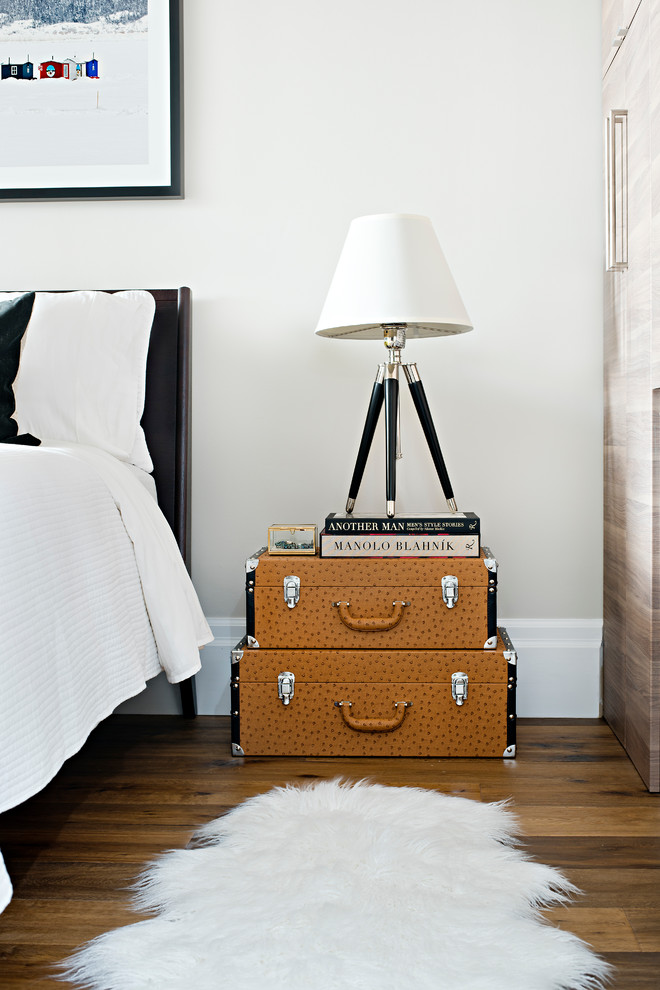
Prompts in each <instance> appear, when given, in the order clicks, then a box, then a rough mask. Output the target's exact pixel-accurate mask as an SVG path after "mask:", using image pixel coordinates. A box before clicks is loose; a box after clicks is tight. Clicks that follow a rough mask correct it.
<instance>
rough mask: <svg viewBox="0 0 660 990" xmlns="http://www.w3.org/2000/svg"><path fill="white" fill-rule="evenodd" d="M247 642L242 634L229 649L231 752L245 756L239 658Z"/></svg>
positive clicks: (241, 656)
mask: <svg viewBox="0 0 660 990" xmlns="http://www.w3.org/2000/svg"><path fill="white" fill-rule="evenodd" d="M246 642H247V636H244V637H243V639H242V640H240V642H239V643H237V644H236V646H235V647H234V649H233V650H232V651H231V754H232V756H245V753H244V752H243V750H242V748H241V684H240V674H241V660H242V659H243V648H244V646H245V644H246Z"/></svg>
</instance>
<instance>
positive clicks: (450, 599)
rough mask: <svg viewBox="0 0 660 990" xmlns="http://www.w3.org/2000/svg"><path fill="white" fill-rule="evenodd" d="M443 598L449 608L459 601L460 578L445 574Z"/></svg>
mask: <svg viewBox="0 0 660 990" xmlns="http://www.w3.org/2000/svg"><path fill="white" fill-rule="evenodd" d="M442 600H443V602H444V603H445V605H446V606H447V608H453V607H454V605H455V604H456V602H457V601H458V578H457V577H455V576H454V575H453V574H445V576H444V577H443V579H442Z"/></svg>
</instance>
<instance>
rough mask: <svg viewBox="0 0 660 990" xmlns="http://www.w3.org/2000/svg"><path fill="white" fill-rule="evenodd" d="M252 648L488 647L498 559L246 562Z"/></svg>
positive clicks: (260, 556) (258, 558)
mask: <svg viewBox="0 0 660 990" xmlns="http://www.w3.org/2000/svg"><path fill="white" fill-rule="evenodd" d="M246 599H247V604H246V625H247V635H248V644H249V645H250V646H251V647H254V646H256V645H258V646H259V647H260V648H262V649H319V650H365V649H366V650H379V649H387V650H418V649H425V650H429V649H434V650H447V649H460V650H490V649H495V646H496V643H497V561H496V560H495V558H494V557H493V555H492V553H491V552H490V550H488V549H487V548H484V549H482V551H481V555H480V557H397V558H374V557H370V558H355V557H341V558H338V557H320V556H318V555H316V556H311V555H310V556H289V555H284V556H275V555H273V556H270V555H269V554H268V553H267V552H266V551H265V550H260V551H259V553H257V554H254V556H252V557H250V558H249V559H248V561H247V563H246Z"/></svg>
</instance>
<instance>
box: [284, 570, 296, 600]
mask: <svg viewBox="0 0 660 990" xmlns="http://www.w3.org/2000/svg"><path fill="white" fill-rule="evenodd" d="M299 599H300V578H299V577H297V576H296V575H295V574H289V575H288V576H287V577H285V578H284V601H285V602H286V603H287V605H288V606H289V608H295V607H296V605H297V604H298V601H299Z"/></svg>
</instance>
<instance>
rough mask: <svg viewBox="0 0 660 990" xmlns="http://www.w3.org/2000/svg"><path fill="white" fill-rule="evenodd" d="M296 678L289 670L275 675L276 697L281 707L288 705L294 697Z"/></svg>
mask: <svg viewBox="0 0 660 990" xmlns="http://www.w3.org/2000/svg"><path fill="white" fill-rule="evenodd" d="M295 682H296V677H295V674H292V673H291V671H290V670H284V671H282V673H281V674H278V675H277V697H278V698H279V699H280V701H281V702H282V704H283V705H288V704H289V702H290V701H291V699H292V698H293V695H294V689H295Z"/></svg>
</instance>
